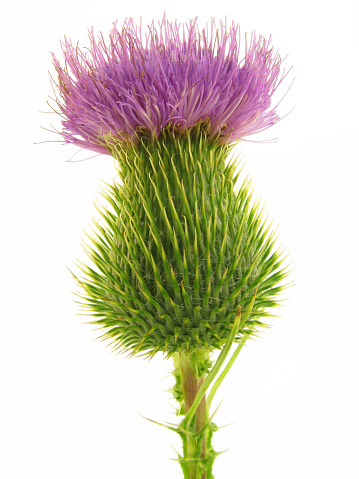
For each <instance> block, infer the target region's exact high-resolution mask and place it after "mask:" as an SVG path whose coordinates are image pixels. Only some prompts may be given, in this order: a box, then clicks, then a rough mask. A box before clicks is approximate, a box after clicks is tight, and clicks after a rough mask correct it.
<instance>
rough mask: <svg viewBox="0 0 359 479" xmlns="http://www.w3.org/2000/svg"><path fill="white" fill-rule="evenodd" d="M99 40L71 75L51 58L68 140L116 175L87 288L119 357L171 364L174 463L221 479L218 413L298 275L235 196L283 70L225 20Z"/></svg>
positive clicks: (67, 48)
mask: <svg viewBox="0 0 359 479" xmlns="http://www.w3.org/2000/svg"><path fill="white" fill-rule="evenodd" d="M89 38H90V49H86V50H81V49H80V48H79V47H78V45H76V46H75V45H73V44H72V43H71V41H69V40H67V39H66V38H65V40H64V42H63V43H62V52H63V56H64V60H65V63H64V64H63V65H62V64H61V62H60V61H59V60H58V59H57V58H56V57H55V55H53V62H54V66H55V69H56V72H57V80H54V79H53V84H54V92H55V95H56V103H57V106H58V109H59V113H60V115H61V116H62V125H63V130H62V132H61V134H62V136H63V139H64V141H65V142H66V143H72V144H75V145H77V146H80V147H83V148H86V149H88V150H92V151H95V152H98V153H103V154H110V155H112V156H113V157H114V158H115V159H116V164H117V169H118V180H116V181H114V182H113V184H107V185H104V188H103V196H104V198H105V199H106V206H103V207H99V213H100V215H101V216H102V218H103V220H104V222H101V223H100V222H95V227H94V230H93V235H91V236H89V238H90V244H89V245H88V246H87V247H86V249H87V253H88V256H89V257H90V259H91V263H90V265H85V264H81V265H80V269H81V272H82V273H81V276H80V274H78V275H76V279H77V282H78V285H79V286H80V287H81V290H82V294H81V298H82V306H83V308H84V309H85V310H86V311H87V312H88V314H90V315H92V316H93V317H94V320H93V321H92V323H93V324H96V325H97V326H99V327H100V328H101V329H102V330H103V336H102V337H103V338H105V339H108V340H110V342H111V343H112V345H113V348H114V350H116V351H121V352H127V353H128V354H129V355H130V356H133V355H143V356H145V357H148V358H151V357H153V356H154V355H155V354H156V353H162V354H164V355H165V357H171V358H173V362H174V377H175V381H176V382H175V386H174V387H173V394H174V397H175V399H176V400H177V401H178V404H179V405H178V415H179V416H181V417H182V419H181V420H180V423H179V424H177V425H168V427H169V428H170V429H172V430H174V431H175V432H177V433H178V434H180V436H181V438H182V440H183V453H182V455H180V456H179V458H178V459H179V462H180V464H181V467H182V470H183V474H184V478H185V479H200V478H201V479H211V478H213V473H212V467H213V461H214V459H215V457H216V455H217V453H216V452H215V451H214V450H213V447H212V445H211V439H212V435H213V432H214V431H215V429H216V426H215V424H214V423H213V422H212V420H211V419H212V417H210V406H211V402H212V400H213V397H214V394H215V393H216V391H217V389H218V387H219V386H220V384H221V382H222V381H223V379H224V377H225V375H226V374H227V372H228V371H229V369H230V367H231V365H232V364H233V362H234V360H235V358H236V357H237V355H238V353H239V352H240V350H241V348H242V347H243V345H244V343H245V341H246V340H247V339H248V338H251V337H254V336H255V335H256V332H257V331H258V329H260V328H261V327H266V324H265V323H264V322H263V320H264V319H265V318H266V317H267V316H270V315H271V313H270V310H271V308H272V307H273V306H275V305H276V304H277V303H278V294H279V293H280V292H281V290H282V289H283V279H284V278H285V277H286V276H287V270H286V268H285V267H283V261H284V258H283V257H282V253H281V252H280V251H278V250H277V249H276V247H275V240H276V234H275V232H272V231H271V228H270V226H268V225H267V224H266V221H265V218H264V212H263V209H262V208H261V207H260V205H259V202H258V201H252V187H251V185H250V182H249V180H248V179H247V178H246V179H244V180H242V182H241V183H240V186H239V188H236V183H237V181H238V179H239V178H240V176H241V172H238V168H237V166H238V165H237V160H236V158H235V157H233V155H232V150H233V146H234V145H235V144H236V143H237V142H238V141H240V140H243V139H245V138H246V137H248V136H249V135H252V134H254V133H257V132H259V131H263V130H264V129H266V128H268V127H270V126H271V125H273V124H274V123H276V122H277V121H278V120H279V118H278V116H277V113H276V107H272V105H271V98H272V95H273V93H274V92H275V91H276V89H277V88H278V86H279V85H280V84H281V82H282V81H283V79H284V78H285V73H284V72H282V68H281V67H282V65H281V64H282V60H281V58H280V56H279V55H278V53H276V52H274V50H273V48H272V47H271V46H270V41H267V40H265V39H264V38H263V37H256V36H255V35H254V34H253V35H252V36H251V39H250V40H248V41H247V39H246V42H245V52H244V54H243V53H241V52H240V32H239V26H237V25H236V24H234V23H232V25H231V26H230V27H227V25H226V23H222V22H221V23H220V26H219V27H217V25H216V23H215V21H214V19H212V23H211V25H210V26H208V25H207V27H206V29H204V30H202V31H200V30H199V28H198V26H197V21H196V19H194V20H190V21H189V22H188V23H187V24H185V25H181V24H177V22H175V23H174V24H173V23H170V22H169V21H168V20H167V19H166V17H165V16H164V17H163V19H162V21H161V22H159V25H158V27H156V26H155V24H154V22H152V24H151V25H149V26H148V30H147V31H146V32H145V33H144V32H143V31H142V28H141V26H140V27H137V26H135V25H134V23H133V20H132V19H129V20H126V21H125V22H124V24H123V26H122V28H121V29H119V28H118V27H117V26H116V24H114V27H113V29H112V31H111V33H110V37H109V40H108V41H106V40H105V38H104V37H103V36H102V35H100V36H99V37H97V38H96V37H95V35H94V33H93V31H92V30H90V31H89ZM233 343H237V347H236V349H235V350H234V353H233V354H232V356H231V357H230V359H229V360H228V362H227V364H226V366H224V363H225V360H226V358H227V355H228V354H229V352H230V350H231V346H232V344H233ZM216 349H219V350H220V351H221V352H220V355H219V357H218V359H217V361H216V362H215V364H212V361H211V353H212V352H213V351H214V350H216ZM222 366H224V367H223V368H222ZM221 368H222V372H220V371H221Z"/></svg>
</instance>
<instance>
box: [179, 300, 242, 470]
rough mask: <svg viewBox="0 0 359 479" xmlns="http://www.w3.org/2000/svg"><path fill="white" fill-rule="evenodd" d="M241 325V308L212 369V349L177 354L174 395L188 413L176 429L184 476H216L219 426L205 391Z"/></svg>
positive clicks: (182, 413) (184, 411) (184, 412)
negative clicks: (215, 439)
mask: <svg viewBox="0 0 359 479" xmlns="http://www.w3.org/2000/svg"><path fill="white" fill-rule="evenodd" d="M240 324H241V310H240V308H238V312H237V316H236V319H235V321H234V324H233V327H232V331H231V333H230V335H229V337H228V339H227V341H226V343H225V345H224V346H223V349H222V351H221V353H220V355H219V357H218V359H217V361H216V363H215V365H214V366H213V367H212V368H211V369H210V370H209V366H210V361H209V351H203V350H202V351H201V350H198V351H194V352H192V353H184V352H181V353H176V354H175V355H174V365H175V372H174V375H175V378H176V385H175V387H174V396H175V398H176V399H177V401H178V402H179V403H180V407H179V410H178V412H179V414H180V415H184V416H185V417H184V419H183V421H182V423H181V427H180V428H179V429H178V431H177V432H178V433H179V434H180V436H181V437H182V440H183V457H181V458H180V460H179V462H180V464H181V466H182V470H183V473H184V478H185V479H213V474H212V467H213V462H214V459H215V457H216V455H217V454H216V453H215V451H214V450H213V447H212V444H211V442H212V435H213V432H214V431H215V429H216V426H215V424H213V423H212V422H211V420H210V418H209V407H210V405H209V402H208V400H207V399H206V391H207V389H208V387H209V386H210V384H211V383H212V381H213V380H214V379H215V377H216V376H217V374H218V372H219V370H220V368H221V366H222V364H223V363H224V361H225V359H226V357H227V355H228V353H229V351H230V349H231V346H232V344H233V341H234V339H235V336H236V334H237V331H238V328H239V325H240ZM207 373H208V374H207ZM222 380H223V377H222ZM212 398H213V394H212V397H211V399H212Z"/></svg>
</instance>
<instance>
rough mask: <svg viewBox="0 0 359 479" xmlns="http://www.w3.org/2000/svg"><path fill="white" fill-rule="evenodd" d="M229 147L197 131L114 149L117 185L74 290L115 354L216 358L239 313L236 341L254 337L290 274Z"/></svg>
mask: <svg viewBox="0 0 359 479" xmlns="http://www.w3.org/2000/svg"><path fill="white" fill-rule="evenodd" d="M231 150H232V146H230V145H228V144H226V145H222V144H221V143H220V142H219V141H218V139H210V138H209V137H208V136H207V135H206V133H205V128H204V127H203V125H198V126H196V127H195V128H193V129H192V130H191V131H187V132H186V133H185V134H184V135H182V136H181V135H178V134H177V135H176V136H174V135H173V134H172V133H171V130H170V129H169V128H166V129H164V130H163V131H162V133H161V135H160V137H159V138H158V139H157V140H154V139H148V138H147V137H145V136H143V137H139V142H138V145H136V146H131V145H124V144H123V143H118V144H117V145H115V146H113V143H111V154H112V155H113V156H114V157H115V158H116V159H117V160H118V170H119V177H120V179H121V180H122V184H120V183H119V182H118V183H117V182H115V183H114V184H113V185H107V186H106V189H105V192H104V197H105V198H106V200H107V203H108V206H107V207H105V208H101V209H99V211H100V213H101V216H102V218H103V219H104V221H105V225H103V224H100V223H96V231H95V235H94V236H93V238H92V243H93V246H92V247H91V248H88V253H89V255H90V257H91V259H92V262H93V264H94V265H91V266H84V265H83V266H82V271H83V272H84V273H85V276H84V277H83V278H81V279H79V284H80V285H81V287H82V288H83V289H84V291H85V295H83V299H84V306H85V308H86V309H88V310H91V312H92V314H93V316H95V318H96V319H95V321H94V323H95V324H97V325H99V326H101V327H103V328H104V329H105V333H104V337H105V338H108V339H110V340H112V342H113V345H114V348H115V349H118V350H122V351H129V352H130V353H131V354H136V353H140V352H144V353H145V354H148V355H149V356H152V355H153V354H155V353H156V352H157V351H162V352H164V353H166V354H168V355H172V354H173V353H174V352H179V351H186V352H187V353H188V352H189V353H190V352H192V351H193V350H198V349H203V350H213V349H216V348H221V347H222V346H223V344H224V343H225V341H226V339H227V337H228V335H229V333H230V331H231V329H232V326H233V323H234V320H235V317H236V312H237V309H238V306H240V307H241V310H242V313H243V315H245V312H246V310H247V308H248V307H249V305H250V303H251V301H252V298H253V296H254V295H255V301H254V304H253V307H252V309H251V312H250V314H249V315H248V317H246V320H245V322H244V323H243V324H242V325H241V327H240V328H239V330H238V333H237V336H236V340H237V341H239V340H241V339H243V337H248V336H250V335H253V334H254V333H255V332H256V330H257V328H258V327H259V326H263V323H262V322H261V318H262V317H264V316H266V315H268V313H267V312H266V311H265V309H267V308H270V307H272V306H274V305H275V304H276V297H277V294H278V293H279V292H280V290H281V287H280V286H279V285H278V284H279V283H280V282H281V281H282V279H283V278H284V277H285V276H286V272H285V270H284V269H283V268H282V262H283V259H282V258H281V254H280V253H279V252H278V251H276V250H275V248H274V241H275V234H274V233H273V232H271V231H270V227H268V226H267V225H266V221H265V220H264V219H263V210H261V209H260V207H259V204H258V202H254V203H253V202H252V201H251V199H252V188H251V185H250V182H249V181H248V180H247V179H245V180H244V182H243V183H242V184H241V186H240V187H239V189H238V190H236V189H235V184H236V181H237V179H238V176H239V174H240V173H236V168H237V164H236V161H235V160H233V159H232V160H231V161H230V162H229V164H226V161H225V160H226V159H227V157H228V156H229V154H230V153H231Z"/></svg>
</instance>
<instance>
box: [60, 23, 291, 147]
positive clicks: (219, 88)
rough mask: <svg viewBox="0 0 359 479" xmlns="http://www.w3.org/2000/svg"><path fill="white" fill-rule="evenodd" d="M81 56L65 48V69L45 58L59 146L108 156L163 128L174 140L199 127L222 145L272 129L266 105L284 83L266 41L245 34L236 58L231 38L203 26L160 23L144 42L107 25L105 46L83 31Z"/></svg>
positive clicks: (136, 32)
mask: <svg viewBox="0 0 359 479" xmlns="http://www.w3.org/2000/svg"><path fill="white" fill-rule="evenodd" d="M89 38H90V48H89V49H83V50H81V49H80V48H79V46H78V44H77V45H74V44H73V43H72V42H71V41H70V40H67V39H66V38H65V40H64V42H63V43H62V52H63V56H64V60H65V63H64V65H63V64H61V62H60V61H59V60H58V59H57V58H56V56H55V55H54V54H53V61H54V66H55V69H56V72H57V75H58V79H57V81H56V80H54V79H53V83H54V87H55V88H54V90H55V95H56V103H57V105H58V108H59V109H60V114H61V116H62V118H63V120H62V124H63V131H62V136H63V138H64V140H65V142H66V143H73V144H76V145H78V146H81V147H84V148H86V149H89V150H93V151H96V152H99V153H107V154H108V153H109V148H108V147H109V145H111V144H116V143H118V142H119V141H125V142H126V141H128V140H130V141H131V142H134V143H136V142H138V135H139V133H141V135H145V136H149V137H153V138H154V139H155V138H158V137H159V136H160V133H161V131H162V129H163V128H164V127H168V126H170V127H171V128H172V129H173V131H174V132H175V131H176V132H177V133H179V134H180V133H183V132H185V131H186V130H189V129H190V128H191V127H194V126H196V125H198V124H199V123H202V124H205V125H206V133H207V134H208V136H209V137H216V138H218V139H219V141H220V142H221V143H222V144H223V143H231V142H235V141H238V140H241V139H243V138H244V137H247V136H249V135H252V134H253V133H256V132H259V131H262V130H264V129H266V128H268V127H269V126H271V125H273V124H274V123H276V122H277V121H278V119H279V118H278V116H277V113H276V109H275V107H272V106H271V98H272V95H273V93H274V92H275V90H276V89H277V87H278V85H279V84H280V83H281V81H282V80H283V78H284V73H283V74H282V75H281V73H280V71H281V63H282V60H281V58H280V56H279V55H278V53H277V52H275V51H274V50H273V48H272V47H271V43H270V39H269V40H266V39H264V38H263V37H262V36H259V37H257V36H256V35H255V34H252V35H251V37H250V39H247V37H246V39H245V41H244V42H243V43H244V45H243V48H240V29H239V26H238V25H236V24H235V23H234V22H232V25H231V26H230V27H227V24H226V22H225V23H222V22H220V25H219V27H218V26H217V25H216V23H215V20H214V19H213V18H212V22H211V25H208V24H207V26H206V28H205V29H203V30H201V31H200V29H199V27H198V24H197V19H196V18H195V19H193V20H189V21H188V23H185V24H180V23H177V21H176V22H174V23H171V22H169V21H168V20H167V19H166V17H165V15H164V16H163V19H162V20H161V21H160V22H159V24H158V27H156V26H155V23H154V22H152V24H151V25H149V26H148V30H147V31H146V32H143V29H142V28H141V25H140V26H136V25H135V24H134V22H133V19H132V18H130V19H127V20H126V21H125V22H124V24H123V26H122V28H118V27H117V25H116V23H115V24H114V26H113V29H112V31H111V33H110V36H109V39H108V40H107V41H106V39H105V38H104V37H103V35H102V34H101V35H100V36H98V37H95V34H94V32H93V30H90V31H89Z"/></svg>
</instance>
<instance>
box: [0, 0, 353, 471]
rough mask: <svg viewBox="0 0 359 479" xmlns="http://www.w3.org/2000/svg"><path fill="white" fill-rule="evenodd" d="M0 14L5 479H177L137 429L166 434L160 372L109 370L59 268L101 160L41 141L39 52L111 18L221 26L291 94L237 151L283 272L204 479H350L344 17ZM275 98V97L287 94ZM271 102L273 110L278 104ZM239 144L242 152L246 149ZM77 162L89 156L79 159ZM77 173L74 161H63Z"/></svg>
mask: <svg viewBox="0 0 359 479" xmlns="http://www.w3.org/2000/svg"><path fill="white" fill-rule="evenodd" d="M9 4H10V2H8V4H7V6H5V7H4V6H3V7H2V13H1V29H0V34H1V46H2V48H1V57H0V59H1V76H0V82H1V89H0V92H1V115H0V118H1V129H0V131H1V178H0V182H1V189H0V194H1V202H0V205H1V236H0V241H1V249H0V253H1V276H0V278H1V282H2V285H1V326H0V355H1V358H0V359H1V362H0V364H1V373H0V374H1V396H0V404H1V407H0V455H1V459H0V477H2V478H4V479H25V478H26V479H119V478H126V479H127V478H128V479H132V478H133V479H136V478H142V477H146V478H156V479H168V478H172V477H173V478H180V468H179V466H178V464H177V463H175V462H174V461H170V460H168V459H166V457H172V458H174V457H176V456H175V452H174V451H173V449H172V448H171V445H170V444H173V445H174V446H175V447H177V448H179V447H180V444H179V442H178V439H177V438H176V437H175V436H174V434H173V433H171V432H170V431H167V430H166V429H164V428H161V427H159V426H156V425H154V424H152V423H150V422H147V421H145V420H144V419H143V418H141V417H140V416H139V415H138V413H141V414H143V415H144V416H146V417H150V418H152V419H155V420H158V421H166V420H168V421H173V420H175V417H174V416H173V414H172V409H171V406H170V404H169V398H170V395H169V394H168V393H167V392H166V390H167V389H168V388H169V387H170V385H171V384H172V379H171V378H170V377H168V375H169V374H170V372H171V369H172V364H171V361H163V359H162V357H161V356H160V355H158V356H157V357H156V358H155V359H153V360H152V361H151V362H150V363H147V362H145V361H143V360H141V359H126V357H124V356H116V355H114V354H113V353H111V351H110V348H105V347H104V346H105V345H104V344H103V343H99V342H96V341H94V339H95V338H96V336H97V333H96V332H94V331H92V328H91V327H90V326H89V325H84V324H81V321H86V318H83V317H81V316H78V315H77V312H78V308H77V305H76V304H75V303H74V302H73V300H74V299H75V297H74V296H73V294H72V293H71V291H72V290H73V289H74V284H73V280H72V278H71V276H70V274H69V272H68V270H67V269H66V266H68V267H69V268H73V266H74V262H75V258H79V259H85V256H84V253H83V251H82V248H81V246H80V237H84V233H83V231H84V229H85V230H87V231H88V230H89V225H90V224H91V218H92V216H93V215H94V214H95V209H94V206H93V202H94V199H95V198H96V197H97V196H98V191H99V184H100V179H104V180H108V181H110V180H111V179H112V178H113V177H114V175H115V169H114V165H113V161H112V159H111V158H110V157H102V156H101V157H97V158H93V159H89V160H88V161H83V162H79V163H68V162H67V160H69V158H70V157H71V156H72V155H73V154H74V153H75V152H76V151H77V150H76V149H74V148H72V147H71V146H61V144H60V143H43V144H40V145H34V144H33V143H34V142H41V141H49V140H58V139H59V138H57V137H56V136H54V135H52V134H51V133H48V132H46V131H45V130H41V129H40V125H42V126H44V127H49V125H50V123H52V124H53V125H54V126H57V127H59V119H58V118H56V117H55V115H51V114H45V113H40V111H50V109H49V107H48V106H47V104H46V99H47V95H50V94H51V88H50V83H49V79H48V72H47V71H48V70H51V68H52V65H51V58H50V54H49V51H50V50H51V51H55V52H56V53H57V54H58V55H60V48H59V39H60V38H62V37H63V35H67V36H68V37H70V38H72V39H73V40H74V41H76V40H79V41H80V45H81V46H86V45H88V43H87V40H86V39H87V28H88V27H90V26H91V25H94V28H95V31H96V32H99V31H100V30H101V31H103V32H104V34H107V32H108V31H109V29H110V28H111V24H112V21H114V20H116V19H118V20H119V24H120V25H121V24H122V21H123V20H124V19H125V17H126V16H133V17H134V19H135V20H136V22H138V21H139V17H140V16H141V15H142V17H143V22H144V24H146V23H148V22H149V21H150V20H152V18H154V19H159V18H161V17H162V14H163V11H164V9H166V13H167V16H168V18H169V19H170V20H172V21H173V20H174V19H175V18H177V19H178V20H181V21H185V20H188V19H189V18H192V17H194V16H199V21H200V24H202V25H203V24H204V23H205V22H206V21H209V20H210V17H211V15H213V16H215V17H216V18H217V19H219V18H222V19H224V16H225V15H227V17H228V20H230V21H231V20H232V19H233V20H235V21H236V22H237V23H240V24H241V27H242V32H243V33H244V32H245V31H248V32H250V31H252V30H253V29H255V30H256V31H257V32H258V33H263V34H264V35H266V36H268V35H269V34H272V36H273V44H274V46H275V47H276V48H279V50H280V52H281V54H282V56H285V55H289V57H288V58H287V60H286V61H285V64H286V65H287V67H288V68H289V67H290V66H291V65H293V66H294V67H293V70H292V72H291V73H290V78H293V77H295V82H294V85H293V86H292V88H291V89H290V91H289V93H288V95H287V96H286V98H285V100H284V101H283V103H282V104H281V109H280V114H281V115H285V114H286V113H288V112H289V111H290V110H291V109H292V108H293V107H294V106H295V109H294V111H293V112H292V113H291V114H290V115H289V116H287V117H286V118H285V119H284V120H283V121H281V122H280V123H278V124H277V125H276V126H275V127H273V128H272V129H271V130H268V131H267V132H266V133H265V134H262V136H261V137H260V138H259V137H258V138H255V139H266V138H272V137H278V138H279V141H278V142H277V143H274V144H258V143H242V144H240V145H239V146H238V153H242V154H243V156H244V159H245V160H246V166H245V171H246V172H248V173H250V174H251V175H252V177H253V181H254V185H255V188H256V192H257V193H258V194H260V195H262V198H263V201H265V202H266V208H267V211H268V213H269V215H270V217H271V218H273V219H274V224H275V225H277V224H279V226H280V231H281V240H282V242H283V244H284V245H285V246H287V248H288V251H289V252H290V255H291V258H292V259H293V265H294V266H295V267H296V269H295V271H294V272H293V275H292V278H293V279H294V280H295V283H296V285H295V287H293V288H291V289H290V290H288V298H289V299H288V301H287V302H286V307H285V308H281V310H280V314H281V318H280V319H278V320H275V321H274V323H273V329H272V330H270V331H265V332H264V333H263V334H262V337H261V338H260V339H257V340H256V341H255V342H254V341H253V342H251V343H250V344H248V346H247V347H246V348H245V350H244V351H242V353H241V354H240V356H239V358H238V360H237V363H236V364H235V366H234V367H233V369H232V371H231V372H230V374H229V376H228V377H227V379H226V381H225V383H224V385H223V388H222V390H221V391H220V392H219V396H218V399H221V398H222V397H224V398H225V400H224V402H223V404H222V406H221V408H220V410H219V412H218V414H217V417H216V420H217V424H219V425H224V424H227V423H229V422H233V421H235V423H234V424H233V425H232V426H230V427H228V428H224V429H222V430H220V431H219V432H218V433H217V434H216V435H215V447H216V449H217V450H224V449H226V448H228V447H230V451H229V452H227V453H225V454H223V455H221V456H220V457H219V458H218V459H217V461H216V466H215V475H216V477H218V479H221V478H222V479H229V478H238V479H304V478H305V479H321V478H323V479H324V478H325V479H358V478H359V459H358V446H359V437H358V436H359V418H358V404H359V394H358V368H359V353H358V338H359V326H358V316H359V314H358V301H359V297H358V267H359V264H358V233H357V222H358V189H357V183H358V172H359V170H358V166H357V165H358V160H359V155H358V149H359V146H358V141H357V140H358V127H359V122H358V107H359V102H358V46H359V42H358V41H359V35H358V31H359V28H358V27H359V25H358V11H357V8H356V7H357V4H356V2H355V1H354V0H352V1H350V0H343V1H341V2H333V1H326V2H324V1H315V0H314V1H313V0H302V1H300V2H299V1H294V2H290V1H287V0H272V1H267V0H258V1H256V2H250V1H245V2H244V1H236V2H233V3H231V2H229V1H226V0H221V1H216V2H215V1H211V0H209V1H206V2H203V1H201V2H193V1H189V0H181V1H180V2H172V3H170V2H164V1H152V2H146V1H144V0H137V1H136V2H119V1H111V0H101V1H96V2H94V1H90V0H87V1H85V0H80V1H76V0H72V1H68V0H62V1H61V2H54V1H24V0H22V1H19V2H14V3H13V4H12V5H11V6H9ZM288 85H289V83H287V86H288ZM284 90H285V88H284V89H282V93H284ZM253 139H254V138H253ZM85 157H86V155H85ZM76 158H77V157H75V158H74V159H76Z"/></svg>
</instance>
